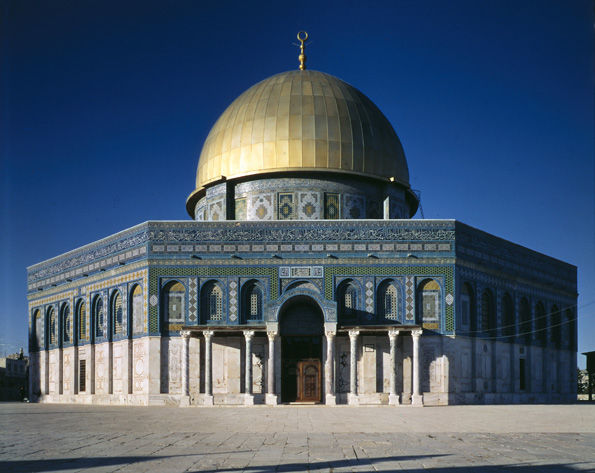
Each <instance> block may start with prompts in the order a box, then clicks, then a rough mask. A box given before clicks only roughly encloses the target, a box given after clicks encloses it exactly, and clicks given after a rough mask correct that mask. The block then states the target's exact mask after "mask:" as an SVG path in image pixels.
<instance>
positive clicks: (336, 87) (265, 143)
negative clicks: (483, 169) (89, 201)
mask: <svg viewBox="0 0 595 473" xmlns="http://www.w3.org/2000/svg"><path fill="white" fill-rule="evenodd" d="M287 171H316V172H342V173H348V174H355V175H360V176H367V177H372V178H378V179H382V180H383V181H387V180H388V179H391V178H394V181H396V182H398V183H400V184H402V185H403V186H405V187H406V188H409V171H408V168H407V161H406V159H405V155H404V153H403V148H402V146H401V143H400V141H399V138H398V137H397V135H396V133H395V131H394V130H393V127H392V126H391V124H390V123H389V121H388V120H387V119H386V117H385V116H384V115H383V114H382V112H381V111H380V110H379V109H378V107H376V105H374V104H373V103H372V101H371V100H370V99H368V98H367V97H366V96H365V95H364V94H362V93H361V92H360V91H359V90H357V89H356V88H354V87H352V86H351V85H349V84H347V83H345V82H343V81H342V80H340V79H338V78H336V77H333V76H331V75H328V74H324V73H322V72H318V71H311V70H303V71H300V70H298V71H289V72H283V73H281V74H277V75H274V76H272V77H269V78H268V79H265V80H263V81H262V82H259V83H258V84H256V85H254V86H252V87H251V88H249V89H248V90H247V91H246V92H244V93H243V94H242V95H240V96H239V97H238V98H237V99H236V100H234V102H233V103H232V104H231V105H230V106H229V107H228V108H227V110H225V112H223V115H221V117H220V118H219V120H217V122H216V123H215V125H214V126H213V128H212V129H211V131H210V133H209V135H208V136H207V139H206V141H205V144H204V146H203V148H202V152H201V154H200V158H199V161H198V170H197V173H196V190H195V191H194V192H193V194H192V195H191V196H190V197H189V202H188V203H189V204H190V203H191V201H193V202H195V201H196V200H195V199H196V198H197V197H198V196H199V195H200V194H203V193H204V188H205V186H208V185H209V184H211V183H215V182H218V181H221V180H223V179H227V180H230V179H235V178H240V177H244V176H249V175H254V174H269V173H277V172H287ZM391 180H392V179H391Z"/></svg>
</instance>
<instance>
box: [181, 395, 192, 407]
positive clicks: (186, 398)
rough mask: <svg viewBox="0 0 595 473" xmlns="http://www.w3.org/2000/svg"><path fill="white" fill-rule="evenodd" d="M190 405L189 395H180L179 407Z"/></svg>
mask: <svg viewBox="0 0 595 473" xmlns="http://www.w3.org/2000/svg"><path fill="white" fill-rule="evenodd" d="M189 406H190V396H180V407H189Z"/></svg>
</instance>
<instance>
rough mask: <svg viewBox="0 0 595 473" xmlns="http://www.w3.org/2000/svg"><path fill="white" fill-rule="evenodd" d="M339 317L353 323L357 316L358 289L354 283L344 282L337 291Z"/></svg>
mask: <svg viewBox="0 0 595 473" xmlns="http://www.w3.org/2000/svg"><path fill="white" fill-rule="evenodd" d="M337 305H338V309H339V317H340V318H342V319H343V320H348V321H353V320H354V319H355V318H356V315H357V288H356V286H355V284H354V283H353V282H352V281H344V282H343V283H341V285H340V286H339V289H338V291H337Z"/></svg>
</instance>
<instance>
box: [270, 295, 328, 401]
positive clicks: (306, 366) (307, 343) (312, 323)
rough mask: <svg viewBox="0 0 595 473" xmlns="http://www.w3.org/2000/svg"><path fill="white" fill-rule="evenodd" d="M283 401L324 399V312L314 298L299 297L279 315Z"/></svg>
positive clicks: (289, 302)
mask: <svg viewBox="0 0 595 473" xmlns="http://www.w3.org/2000/svg"><path fill="white" fill-rule="evenodd" d="M279 334H280V335H281V401H282V402H320V401H321V399H322V336H323V334H324V317H323V313H322V309H321V308H320V306H319V305H318V304H317V303H316V301H314V299H312V298H311V297H308V296H304V295H296V296H294V297H292V298H291V299H289V300H288V301H286V302H285V304H283V306H282V307H281V310H280V311H279Z"/></svg>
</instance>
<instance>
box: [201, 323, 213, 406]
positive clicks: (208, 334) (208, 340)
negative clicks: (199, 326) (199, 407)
mask: <svg viewBox="0 0 595 473" xmlns="http://www.w3.org/2000/svg"><path fill="white" fill-rule="evenodd" d="M202 334H203V335H204V337H205V395H204V404H205V405H207V406H212V405H213V361H212V358H213V357H212V352H213V345H212V344H213V340H212V338H213V331H212V330H205V331H204V332H203V333H202Z"/></svg>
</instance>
